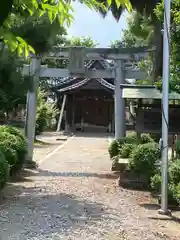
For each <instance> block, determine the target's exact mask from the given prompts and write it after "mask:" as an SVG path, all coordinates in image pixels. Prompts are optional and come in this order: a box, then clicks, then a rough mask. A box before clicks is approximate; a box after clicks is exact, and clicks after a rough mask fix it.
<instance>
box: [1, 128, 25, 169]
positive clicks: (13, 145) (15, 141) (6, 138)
mask: <svg viewBox="0 0 180 240" xmlns="http://www.w3.org/2000/svg"><path fill="white" fill-rule="evenodd" d="M0 142H1V149H2V151H3V153H4V154H5V156H6V160H7V161H8V163H9V165H11V166H15V167H16V168H21V167H22V165H23V163H24V159H25V154H26V152H27V146H26V145H25V142H24V141H23V140H22V138H21V137H20V136H15V135H13V134H10V133H8V132H5V131H4V132H0ZM9 149H11V150H9ZM15 153H16V154H17V158H16V156H15ZM15 159H16V160H15Z"/></svg>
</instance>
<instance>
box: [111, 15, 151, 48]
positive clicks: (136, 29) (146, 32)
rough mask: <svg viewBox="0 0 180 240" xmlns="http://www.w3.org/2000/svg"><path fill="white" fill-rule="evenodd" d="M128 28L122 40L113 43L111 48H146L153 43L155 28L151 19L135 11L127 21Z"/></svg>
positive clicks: (124, 31)
mask: <svg viewBox="0 0 180 240" xmlns="http://www.w3.org/2000/svg"><path fill="white" fill-rule="evenodd" d="M127 24H128V28H127V29H125V30H123V37H122V40H116V41H114V42H112V43H111V47H113V48H114V47H115V48H120V47H127V48H128V47H144V46H148V45H150V44H151V43H152V39H153V27H152V24H151V18H150V17H147V16H146V15H143V14H141V13H139V12H137V11H133V12H132V13H131V15H130V17H129V18H128V19H127Z"/></svg>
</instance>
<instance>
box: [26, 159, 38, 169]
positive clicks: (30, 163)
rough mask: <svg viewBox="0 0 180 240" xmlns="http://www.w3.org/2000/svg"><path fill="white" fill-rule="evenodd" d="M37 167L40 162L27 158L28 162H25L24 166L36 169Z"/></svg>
mask: <svg viewBox="0 0 180 240" xmlns="http://www.w3.org/2000/svg"><path fill="white" fill-rule="evenodd" d="M37 167H38V164H37V163H36V162H35V161H33V160H26V162H25V163H24V168H27V169H36V168H37Z"/></svg>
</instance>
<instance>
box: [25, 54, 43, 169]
mask: <svg viewBox="0 0 180 240" xmlns="http://www.w3.org/2000/svg"><path fill="white" fill-rule="evenodd" d="M39 73H40V59H37V58H36V57H34V58H32V62H31V65H30V75H31V76H32V80H31V86H30V88H29V91H28V95H27V116H26V118H27V119H26V123H27V126H26V130H27V132H26V133H27V138H28V154H27V161H26V166H27V167H35V166H36V164H35V163H34V162H33V148H34V138H35V127H36V101H37V88H38V79H39Z"/></svg>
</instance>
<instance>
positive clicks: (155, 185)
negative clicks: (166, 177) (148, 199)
mask: <svg viewBox="0 0 180 240" xmlns="http://www.w3.org/2000/svg"><path fill="white" fill-rule="evenodd" d="M161 184H162V177H161V175H160V174H159V173H156V174H155V175H153V176H152V177H151V183H150V186H151V188H152V189H153V190H154V191H155V192H157V193H160V192H161Z"/></svg>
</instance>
